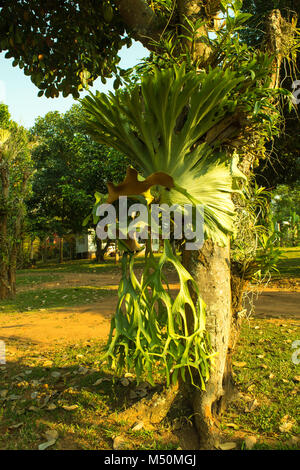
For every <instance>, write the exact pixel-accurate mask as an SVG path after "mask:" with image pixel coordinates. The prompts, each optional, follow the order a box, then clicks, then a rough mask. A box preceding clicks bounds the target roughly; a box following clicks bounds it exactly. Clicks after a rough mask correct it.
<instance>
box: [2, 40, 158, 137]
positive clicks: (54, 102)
mask: <svg viewBox="0 0 300 470" xmlns="http://www.w3.org/2000/svg"><path fill="white" fill-rule="evenodd" d="M148 53H149V52H148V51H147V49H145V48H144V47H143V46H142V44H141V43H139V42H135V43H134V44H133V45H132V46H131V47H130V48H129V49H127V48H126V47H124V48H123V49H122V50H121V51H120V57H121V62H120V64H119V66H120V67H123V68H129V67H133V66H134V65H136V64H137V63H138V62H139V61H140V59H142V58H143V57H145V56H147V55H148ZM4 55H5V53H1V54H0V103H1V102H2V103H5V104H7V105H8V108H9V112H10V114H11V118H12V119H13V120H14V121H16V122H17V123H18V124H20V125H22V126H24V127H27V128H29V127H31V126H33V124H34V121H35V119H36V118H37V117H38V116H44V115H45V114H46V113H48V112H49V111H59V112H61V113H65V112H66V111H67V110H68V109H70V108H71V106H72V105H73V104H74V103H76V100H74V99H73V98H72V97H71V96H69V97H67V98H63V97H62V96H61V97H59V98H46V97H41V98H39V97H38V96H37V93H38V91H39V90H38V88H37V87H36V86H35V85H34V84H33V83H32V81H31V80H30V77H29V76H26V75H24V73H23V71H22V70H21V69H19V68H18V67H13V66H12V62H13V59H5V57H4ZM112 84H113V79H110V80H107V83H106V85H103V83H102V82H101V80H100V78H98V79H97V80H96V81H95V82H94V86H93V87H92V88H90V90H91V91H96V90H99V91H101V92H107V91H108V90H113V86H112ZM85 94H86V93H84V92H83V93H81V94H80V97H81V98H82V97H83V96H84V95H85Z"/></svg>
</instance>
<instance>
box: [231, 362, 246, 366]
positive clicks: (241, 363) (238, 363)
mask: <svg viewBox="0 0 300 470" xmlns="http://www.w3.org/2000/svg"><path fill="white" fill-rule="evenodd" d="M232 364H233V365H234V366H235V367H245V366H246V365H247V362H235V361H233V362H232Z"/></svg>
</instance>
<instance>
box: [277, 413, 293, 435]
mask: <svg viewBox="0 0 300 470" xmlns="http://www.w3.org/2000/svg"><path fill="white" fill-rule="evenodd" d="M280 423H281V424H280V426H279V431H280V432H289V431H290V430H291V429H292V427H293V426H294V424H295V420H294V419H293V418H291V417H290V416H289V415H285V416H284V417H283V418H281V421H280Z"/></svg>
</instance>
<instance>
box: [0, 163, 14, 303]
mask: <svg viewBox="0 0 300 470" xmlns="http://www.w3.org/2000/svg"><path fill="white" fill-rule="evenodd" d="M0 177H1V186H2V192H1V198H2V207H0V300H4V299H7V298H9V297H10V295H11V291H10V284H9V269H8V266H9V246H8V239H7V236H8V234H7V223H8V195H9V180H8V168H7V167H6V166H5V165H4V166H3V167H2V169H1V172H0Z"/></svg>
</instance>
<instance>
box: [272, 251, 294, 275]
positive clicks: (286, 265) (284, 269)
mask: <svg viewBox="0 0 300 470" xmlns="http://www.w3.org/2000/svg"><path fill="white" fill-rule="evenodd" d="M283 255H284V258H282V259H280V260H279V263H278V266H277V268H278V269H279V273H278V274H275V275H274V277H275V278H286V277H288V278H300V247H299V246H298V247H293V248H283Z"/></svg>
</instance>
